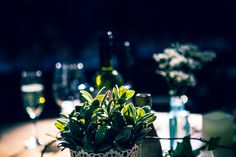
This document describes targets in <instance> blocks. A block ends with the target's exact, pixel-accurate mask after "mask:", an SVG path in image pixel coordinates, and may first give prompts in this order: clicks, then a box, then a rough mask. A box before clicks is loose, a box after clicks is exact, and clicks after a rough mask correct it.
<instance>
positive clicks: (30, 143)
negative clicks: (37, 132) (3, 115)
mask: <svg viewBox="0 0 236 157" xmlns="http://www.w3.org/2000/svg"><path fill="white" fill-rule="evenodd" d="M42 144H43V141H42V140H39V139H38V138H36V137H34V136H31V137H30V138H29V139H28V140H26V141H25V147H26V148H27V149H34V148H36V147H38V146H40V145H42Z"/></svg>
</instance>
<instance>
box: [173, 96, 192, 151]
mask: <svg viewBox="0 0 236 157" xmlns="http://www.w3.org/2000/svg"><path fill="white" fill-rule="evenodd" d="M187 101H188V97H187V96H186V95H181V96H171V97H170V112H169V129H170V138H183V137H185V136H187V135H189V130H190V125H189V121H188V117H189V112H188V111H186V110H185V107H184V106H185V104H186V103H187ZM177 142H178V140H170V147H171V149H174V148H175V147H176V145H177Z"/></svg>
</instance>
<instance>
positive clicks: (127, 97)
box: [126, 90, 135, 100]
mask: <svg viewBox="0 0 236 157" xmlns="http://www.w3.org/2000/svg"><path fill="white" fill-rule="evenodd" d="M134 94H135V91H134V90H127V91H126V100H128V99H130V98H132V97H133V96H134Z"/></svg>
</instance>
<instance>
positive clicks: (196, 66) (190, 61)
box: [187, 58, 202, 70]
mask: <svg viewBox="0 0 236 157" xmlns="http://www.w3.org/2000/svg"><path fill="white" fill-rule="evenodd" d="M187 65H188V67H189V68H190V69H191V70H197V69H201V67H202V64H201V63H200V62H199V61H196V60H193V59H192V58H189V59H188V60H187Z"/></svg>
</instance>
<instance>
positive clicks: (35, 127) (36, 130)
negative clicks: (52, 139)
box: [32, 118, 38, 139]
mask: <svg viewBox="0 0 236 157" xmlns="http://www.w3.org/2000/svg"><path fill="white" fill-rule="evenodd" d="M36 122H37V120H36V118H34V119H32V133H33V136H34V137H35V138H36V139H38V128H37V124H36Z"/></svg>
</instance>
